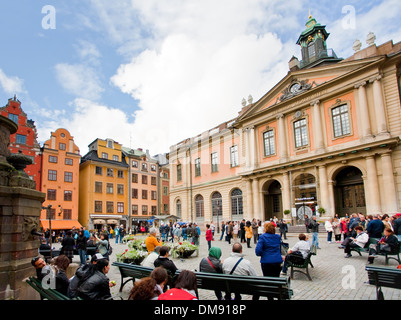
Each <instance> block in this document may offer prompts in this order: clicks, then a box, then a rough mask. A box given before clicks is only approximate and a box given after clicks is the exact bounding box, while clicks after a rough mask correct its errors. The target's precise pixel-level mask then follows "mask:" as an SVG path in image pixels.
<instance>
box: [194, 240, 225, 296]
mask: <svg viewBox="0 0 401 320" xmlns="http://www.w3.org/2000/svg"><path fill="white" fill-rule="evenodd" d="M220 258H221V249H220V248H218V247H211V248H210V249H209V255H208V257H205V258H202V260H201V262H200V264H199V271H201V272H209V273H223V265H222V263H221V260H220ZM214 293H215V294H216V297H217V299H218V300H222V299H223V295H222V293H221V291H219V290H215V291H214Z"/></svg>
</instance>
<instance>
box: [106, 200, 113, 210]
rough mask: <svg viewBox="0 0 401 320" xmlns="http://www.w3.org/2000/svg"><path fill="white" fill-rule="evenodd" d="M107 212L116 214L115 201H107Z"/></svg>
mask: <svg viewBox="0 0 401 320" xmlns="http://www.w3.org/2000/svg"><path fill="white" fill-rule="evenodd" d="M106 212H107V213H114V202H113V201H106Z"/></svg>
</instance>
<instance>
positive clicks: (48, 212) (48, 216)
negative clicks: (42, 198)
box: [42, 204, 52, 258]
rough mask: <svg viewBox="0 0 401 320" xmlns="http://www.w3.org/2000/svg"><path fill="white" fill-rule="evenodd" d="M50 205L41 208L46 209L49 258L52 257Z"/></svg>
mask: <svg viewBox="0 0 401 320" xmlns="http://www.w3.org/2000/svg"><path fill="white" fill-rule="evenodd" d="M51 208H52V205H51V204H49V205H48V206H47V207H42V210H46V215H47V218H48V219H49V231H50V235H49V244H50V258H51V257H52V215H51Z"/></svg>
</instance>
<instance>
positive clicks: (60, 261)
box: [54, 255, 70, 296]
mask: <svg viewBox="0 0 401 320" xmlns="http://www.w3.org/2000/svg"><path fill="white" fill-rule="evenodd" d="M69 265H70V259H69V258H68V257H67V256H65V255H59V256H58V257H56V258H55V259H54V268H55V272H56V291H58V292H60V293H61V294H63V295H65V296H67V293H68V287H69V284H70V280H69V279H68V277H67V268H68V266H69Z"/></svg>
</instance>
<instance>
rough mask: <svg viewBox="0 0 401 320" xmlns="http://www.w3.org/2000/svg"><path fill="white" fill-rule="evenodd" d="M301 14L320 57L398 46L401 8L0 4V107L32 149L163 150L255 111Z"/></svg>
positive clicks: (180, 1) (266, 0) (257, 2)
mask: <svg viewBox="0 0 401 320" xmlns="http://www.w3.org/2000/svg"><path fill="white" fill-rule="evenodd" d="M309 10H310V12H311V14H312V16H313V17H314V18H315V19H316V20H317V22H318V23H321V24H322V25H325V26H326V30H327V31H328V32H329V33H330V36H329V38H328V40H327V46H328V48H332V49H333V50H334V51H335V53H336V54H337V56H338V57H342V58H347V57H349V56H351V55H352V54H353V49H352V46H353V42H354V41H355V40H356V39H359V40H360V41H361V42H362V49H363V48H365V47H366V46H367V44H366V37H367V35H368V33H369V32H373V33H374V34H375V35H376V44H377V45H380V44H382V43H385V42H387V41H389V40H393V41H394V43H396V42H399V41H401V19H400V18H399V17H400V16H401V2H400V1H399V0H383V1H369V0H365V1H351V0H349V1H343V0H339V1H326V0H321V1H319V2H316V1H307V0H287V1H282V0H247V1H245V0H213V1H211V0H158V1H156V0H131V1H129V0H115V1H109V0H47V1H41V0H35V1H32V0H14V1H1V3H0V15H1V19H0V25H1V27H0V39H1V50H0V105H1V106H5V105H6V104H7V101H8V99H9V98H12V97H14V95H16V96H17V98H18V99H19V100H20V101H21V106H22V108H23V110H24V111H25V112H26V113H27V115H28V118H29V119H32V120H34V121H35V124H36V128H37V131H38V141H39V143H40V144H41V145H43V142H44V141H45V140H47V139H49V138H50V134H51V132H53V131H55V130H56V129H58V128H65V129H67V130H68V131H69V132H70V133H71V135H72V136H73V137H74V141H75V143H76V144H77V145H78V147H79V148H80V152H81V155H85V154H86V153H87V152H88V145H89V144H90V143H91V142H92V141H93V140H95V139H97V138H100V139H108V138H109V139H113V140H115V141H117V142H119V143H121V144H123V145H124V146H125V147H129V148H142V149H144V150H149V151H150V153H151V154H152V155H155V154H158V153H167V152H169V149H170V146H172V145H174V144H177V143H179V142H181V141H182V140H184V139H186V138H189V137H193V136H196V135H198V134H200V133H202V132H204V131H207V130H209V129H211V128H213V127H215V126H217V125H219V124H220V123H223V122H226V121H229V120H231V119H233V118H235V117H236V116H237V115H238V112H240V111H241V108H242V105H241V101H242V99H243V98H245V99H247V98H248V96H249V95H252V97H253V100H254V102H255V101H257V100H258V99H259V98H261V97H262V96H263V95H264V94H265V93H266V92H268V91H269V90H270V89H271V88H272V87H273V86H274V85H275V84H277V83H278V82H279V81H280V80H281V79H282V78H283V77H285V76H286V74H287V72H288V70H289V69H288V61H289V60H290V59H291V57H292V56H296V57H298V58H299V59H300V60H301V52H300V47H299V46H297V45H296V44H295V43H296V41H297V39H298V37H299V35H300V33H301V32H302V31H303V30H304V29H305V23H306V21H307V20H308V16H309Z"/></svg>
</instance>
